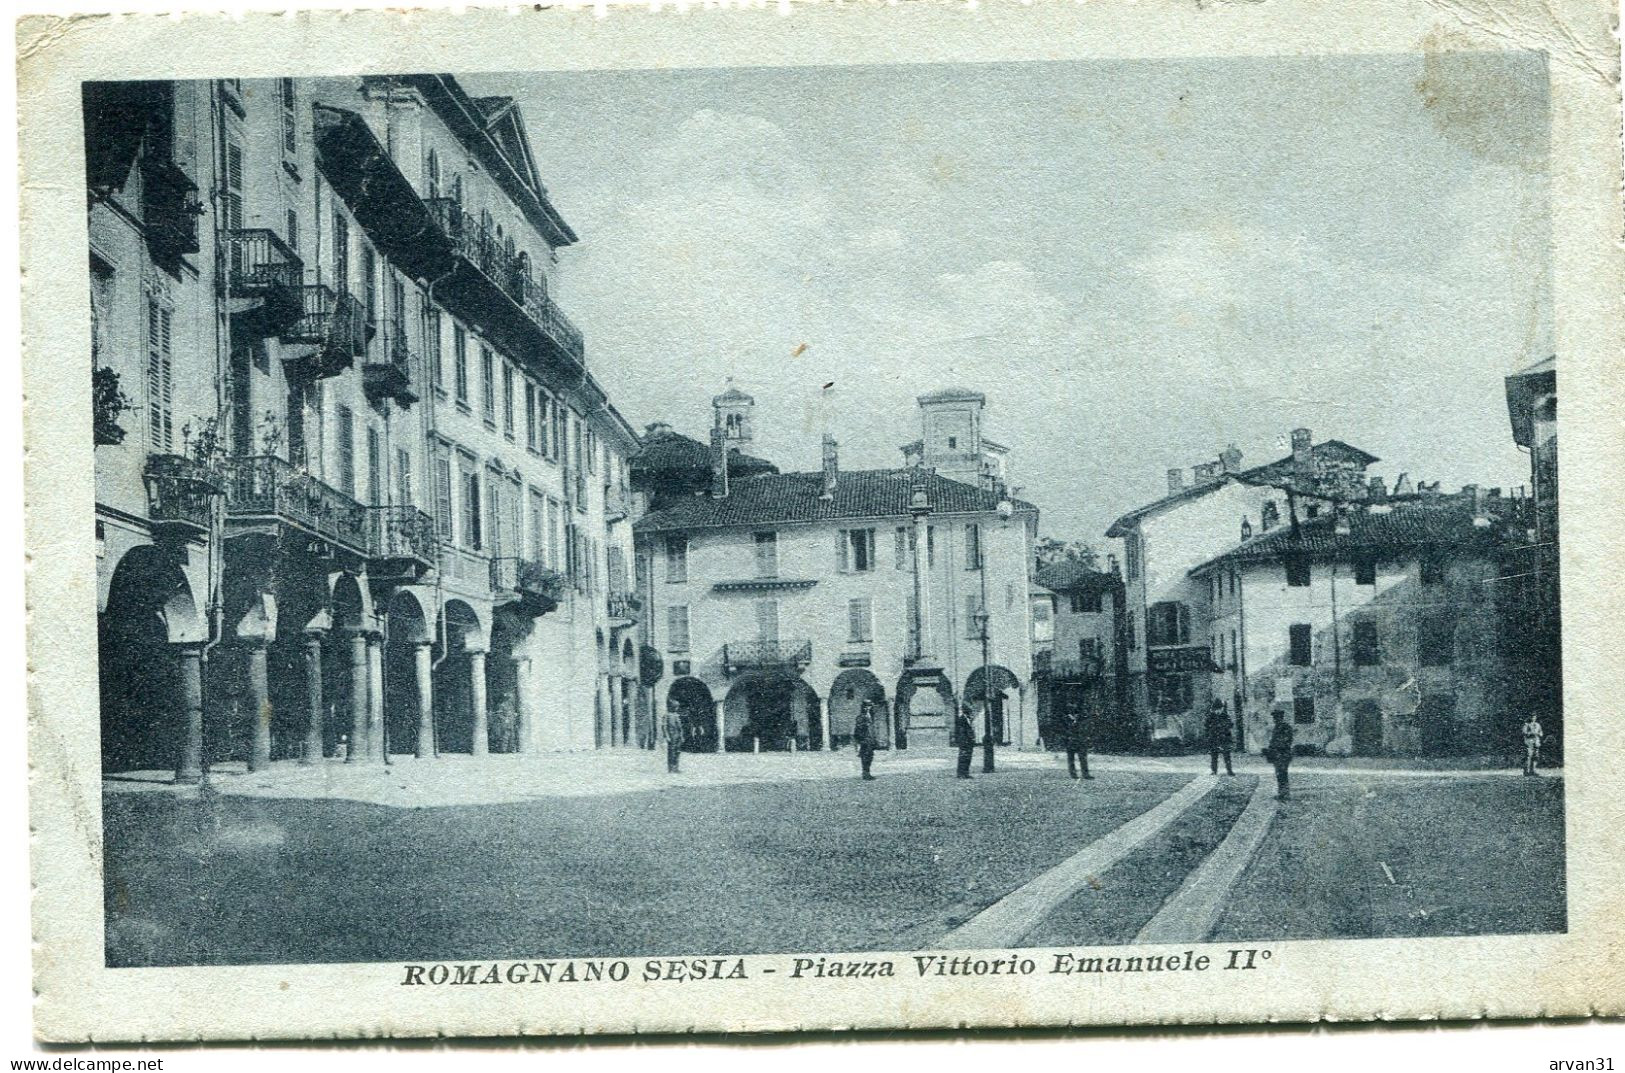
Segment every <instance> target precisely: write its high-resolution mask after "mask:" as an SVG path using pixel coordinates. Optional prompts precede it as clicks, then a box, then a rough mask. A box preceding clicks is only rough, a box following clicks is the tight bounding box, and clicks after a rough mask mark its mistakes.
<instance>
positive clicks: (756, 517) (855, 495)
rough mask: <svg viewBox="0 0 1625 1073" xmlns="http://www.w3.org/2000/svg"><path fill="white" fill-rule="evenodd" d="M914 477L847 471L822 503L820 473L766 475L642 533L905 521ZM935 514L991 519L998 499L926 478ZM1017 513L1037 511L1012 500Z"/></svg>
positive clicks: (648, 519)
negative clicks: (867, 520) (863, 520)
mask: <svg viewBox="0 0 1625 1073" xmlns="http://www.w3.org/2000/svg"><path fill="white" fill-rule="evenodd" d="M914 476H915V475H914V471H913V470H908V469H870V470H843V471H842V472H841V474H840V477H839V479H838V480H837V481H836V483H835V495H834V498H833V499H829V500H825V499H822V498H820V496H821V495H822V493H823V491H824V477H823V474H821V473H766V474H761V475H759V476H755V477H744V478H741V479H739V480H737V481H731V482H729V486H728V494H727V495H726V496H724V497H722V498H721V499H713V498H711V497H710V496H693V497H691V498H688V499H680V500H677V501H676V502H674V503H672V504H670V505H669V506H666V507H663V508H662V509H660V510H656V511H652V512H651V513H649V514H646V515H644V516H643V517H642V518H641V519H640V520H639V521H638V522H637V524H636V526H635V528H636V529H637V531H638V532H660V531H666V530H674V529H714V528H724V527H728V526H744V525H773V524H780V523H785V522H816V521H825V520H834V519H839V518H906V517H908V507H909V501H910V499H911V498H912V495H913V482H914ZM926 489H927V494H928V495H929V496H930V501H931V511H932V513H933V514H991V513H993V512H994V511H995V510H997V509H998V505H999V497H998V496H997V495H995V494H994V493H992V492H989V491H985V490H983V489H981V488H976V487H973V486H971V485H968V484H963V483H961V482H959V481H951V480H949V479H948V478H946V477H940V476H937V475H936V474H934V473H933V474H931V475H929V476H928V477H927V478H926ZM1011 502H1012V503H1013V504H1014V505H1015V508H1016V511H1017V512H1018V513H1037V511H1038V508H1037V507H1035V506H1033V505H1032V504H1031V503H1025V502H1022V501H1021V500H1011Z"/></svg>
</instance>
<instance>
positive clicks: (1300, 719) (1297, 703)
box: [1292, 697, 1315, 726]
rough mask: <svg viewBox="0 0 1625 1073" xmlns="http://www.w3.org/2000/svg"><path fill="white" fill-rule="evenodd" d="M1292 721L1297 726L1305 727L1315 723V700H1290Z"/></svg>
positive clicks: (1310, 698) (1309, 698) (1294, 698)
mask: <svg viewBox="0 0 1625 1073" xmlns="http://www.w3.org/2000/svg"><path fill="white" fill-rule="evenodd" d="M1292 721H1293V722H1294V723H1296V724H1298V725H1299V726H1306V725H1308V724H1310V723H1313V722H1314V721H1315V698H1314V697H1293V698H1292Z"/></svg>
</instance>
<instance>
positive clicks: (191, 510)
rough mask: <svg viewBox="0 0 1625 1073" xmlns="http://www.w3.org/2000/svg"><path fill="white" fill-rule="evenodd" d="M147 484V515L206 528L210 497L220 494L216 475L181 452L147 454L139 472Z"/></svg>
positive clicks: (169, 522) (208, 517)
mask: <svg viewBox="0 0 1625 1073" xmlns="http://www.w3.org/2000/svg"><path fill="white" fill-rule="evenodd" d="M141 479H142V481H143V482H144V483H145V484H146V486H147V517H149V518H150V519H151V520H152V521H153V522H155V523H160V524H164V525H179V526H184V527H186V528H189V529H193V530H196V531H198V532H205V533H206V532H208V530H209V528H210V524H211V522H210V519H211V514H212V508H211V505H210V500H211V499H212V498H213V497H214V496H217V495H219V494H220V486H219V483H218V478H216V476H215V475H214V473H213V472H212V471H210V470H209V469H208V468H207V467H205V466H203V465H202V464H200V463H198V462H195V461H193V460H192V459H190V458H187V457H185V456H184V455H160V454H155V455H148V456H147V464H146V468H145V469H144V470H143V471H142V474H141Z"/></svg>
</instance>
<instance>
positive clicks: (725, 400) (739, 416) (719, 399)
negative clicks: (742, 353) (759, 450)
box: [711, 377, 756, 451]
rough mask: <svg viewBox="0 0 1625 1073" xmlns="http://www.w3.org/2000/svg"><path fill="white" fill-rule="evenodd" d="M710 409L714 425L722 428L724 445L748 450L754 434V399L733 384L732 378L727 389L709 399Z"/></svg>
mask: <svg viewBox="0 0 1625 1073" xmlns="http://www.w3.org/2000/svg"><path fill="white" fill-rule="evenodd" d="M711 409H712V411H713V413H714V414H715V423H716V427H717V428H719V429H721V430H722V440H723V444H724V445H725V446H726V447H729V448H734V447H738V448H739V449H740V450H742V451H748V449H749V447H750V444H751V441H752V439H753V438H754V436H755V431H754V429H753V428H752V425H753V424H754V421H755V415H756V400H755V399H754V398H752V397H751V396H749V395H747V394H745V393H744V392H743V391H740V390H739V389H738V388H736V387H734V386H733V379H732V378H731V377H730V378H729V381H728V389H727V390H726V391H724V392H723V393H722V394H720V395H718V396H716V397H715V398H713V399H712V400H711Z"/></svg>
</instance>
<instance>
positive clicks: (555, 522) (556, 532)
mask: <svg viewBox="0 0 1625 1073" xmlns="http://www.w3.org/2000/svg"><path fill="white" fill-rule="evenodd" d="M563 513H564V512H563V509H562V508H561V507H560V506H559V501H558V500H556V499H554V498H553V497H552V496H549V497H548V499H547V549H548V553H549V555H550V556H551V558H549V559H548V563H547V565H548V566H549V567H550V568H552V569H554V570H558V569H560V568H561V567H562V566H563V565H564V520H563Z"/></svg>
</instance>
